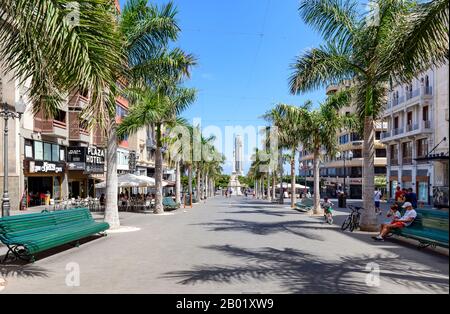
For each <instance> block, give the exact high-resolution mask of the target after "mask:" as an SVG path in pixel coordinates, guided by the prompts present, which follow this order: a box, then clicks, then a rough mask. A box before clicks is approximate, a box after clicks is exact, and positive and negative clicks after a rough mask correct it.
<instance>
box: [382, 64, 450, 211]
mask: <svg viewBox="0 0 450 314" xmlns="http://www.w3.org/2000/svg"><path fill="white" fill-rule="evenodd" d="M448 75H449V72H448V64H446V65H444V66H441V67H439V68H431V69H429V70H427V71H425V72H424V73H421V74H420V75H418V76H417V77H416V78H415V79H413V80H412V81H411V82H410V83H408V84H402V85H396V86H394V87H393V88H392V91H391V92H390V93H389V100H388V103H387V106H386V110H385V111H384V114H383V119H384V120H385V121H387V123H388V131H387V132H385V133H383V134H382V139H381V140H382V142H383V143H385V144H386V145H387V148H388V149H387V160H388V166H387V177H388V183H387V189H388V192H389V195H390V197H391V198H393V197H394V193H395V189H396V187H397V186H398V185H400V186H401V187H402V188H412V189H413V190H414V191H415V192H416V193H417V196H418V199H419V201H420V202H421V203H422V204H424V205H426V204H430V205H435V206H439V207H441V206H445V204H447V207H448V184H449V179H448V178H449V177H448V171H449V168H448V162H449V149H448V147H449V146H448V132H449V121H448V111H449V95H448V84H449V82H448V79H449V77H448ZM433 196H434V198H435V199H433Z"/></svg>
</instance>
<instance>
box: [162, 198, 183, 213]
mask: <svg viewBox="0 0 450 314" xmlns="http://www.w3.org/2000/svg"><path fill="white" fill-rule="evenodd" d="M162 203H163V206H164V209H167V210H175V209H178V208H179V207H180V205H179V204H177V203H176V202H175V201H174V200H173V198H171V197H164V198H163V201H162Z"/></svg>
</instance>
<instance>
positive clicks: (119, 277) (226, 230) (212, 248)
mask: <svg viewBox="0 0 450 314" xmlns="http://www.w3.org/2000/svg"><path fill="white" fill-rule="evenodd" d="M345 215H347V213H346V212H343V211H339V210H337V211H336V212H335V225H332V226H330V225H328V224H325V223H323V221H322V219H321V218H320V217H311V216H309V215H307V214H304V213H300V212H297V211H295V210H292V209H290V208H289V204H288V203H286V204H285V205H277V204H271V203H269V202H267V201H262V200H253V199H247V198H245V197H232V198H224V197H221V196H217V197H215V198H212V199H209V200H208V201H207V203H202V204H198V205H195V206H194V207H193V208H192V209H190V208H188V209H183V208H181V209H179V210H177V211H174V212H172V213H169V214H165V215H154V214H137V213H121V222H122V225H123V226H126V227H134V228H125V229H124V231H129V232H115V233H114V232H112V233H110V234H109V235H108V236H107V237H103V238H96V239H90V240H89V241H87V242H85V243H83V244H82V245H81V246H80V247H70V246H65V247H64V248H62V249H61V248H60V249H58V250H56V251H52V252H50V253H47V254H46V256H42V255H41V256H39V258H38V260H37V261H36V262H35V263H33V264H27V265H18V264H6V265H1V266H0V267H1V268H0V269H1V274H0V277H2V278H3V280H4V282H3V285H2V289H3V290H2V291H0V293H448V292H449V274H448V271H449V269H448V263H449V260H448V256H446V255H443V254H439V253H436V252H433V251H431V250H418V249H417V247H416V246H415V245H412V244H408V243H404V242H401V241H399V240H395V239H393V240H388V241H385V242H381V243H378V242H373V240H372V239H371V238H370V235H369V234H367V233H360V232H354V233H349V232H342V231H341V230H340V228H339V224H340V222H342V220H343V219H344V218H345ZM98 217H99V218H100V216H98ZM136 228H138V229H136ZM136 230H137V231H136ZM4 251H5V249H4V247H1V255H3V254H4ZM56 252H58V253H57V254H54V253H56ZM78 270H79V281H78V280H77V279H74V278H77V277H76V276H75V277H74V273H75V274H76V272H77V271H78Z"/></svg>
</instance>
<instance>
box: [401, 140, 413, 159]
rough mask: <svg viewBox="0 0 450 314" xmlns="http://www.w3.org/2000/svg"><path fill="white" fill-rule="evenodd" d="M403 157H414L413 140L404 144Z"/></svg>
mask: <svg viewBox="0 0 450 314" xmlns="http://www.w3.org/2000/svg"><path fill="white" fill-rule="evenodd" d="M402 150H403V158H411V157H412V142H405V143H403V144H402Z"/></svg>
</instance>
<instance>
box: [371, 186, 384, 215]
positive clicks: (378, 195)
mask: <svg viewBox="0 0 450 314" xmlns="http://www.w3.org/2000/svg"><path fill="white" fill-rule="evenodd" d="M381 196H382V194H381V191H380V190H379V189H378V188H376V189H375V193H374V195H373V201H374V202H375V212H376V213H378V214H380V215H381V214H382V213H383V212H382V211H381V209H380V200H381Z"/></svg>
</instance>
